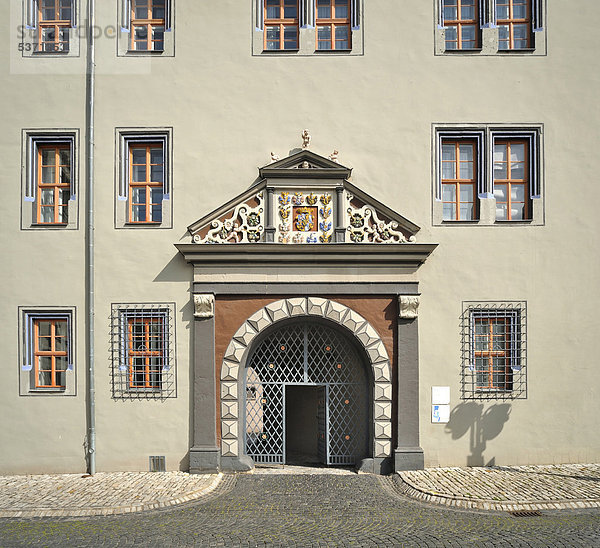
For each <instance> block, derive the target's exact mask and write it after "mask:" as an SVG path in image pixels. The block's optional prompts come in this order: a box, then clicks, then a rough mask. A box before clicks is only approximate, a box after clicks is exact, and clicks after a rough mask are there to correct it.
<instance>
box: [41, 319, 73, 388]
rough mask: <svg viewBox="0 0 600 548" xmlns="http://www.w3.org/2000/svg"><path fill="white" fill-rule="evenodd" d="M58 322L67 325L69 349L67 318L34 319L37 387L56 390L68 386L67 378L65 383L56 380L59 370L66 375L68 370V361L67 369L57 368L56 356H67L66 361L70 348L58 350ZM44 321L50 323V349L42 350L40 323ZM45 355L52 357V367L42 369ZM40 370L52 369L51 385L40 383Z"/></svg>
mask: <svg viewBox="0 0 600 548" xmlns="http://www.w3.org/2000/svg"><path fill="white" fill-rule="evenodd" d="M58 322H61V323H64V324H65V325H66V328H67V329H66V334H65V335H64V337H65V338H66V340H67V341H66V342H67V344H66V345H65V346H66V347H67V349H68V345H69V331H68V322H67V320H66V319H62V318H61V319H57V318H35V319H34V320H33V329H34V332H33V343H34V348H33V361H34V378H35V381H34V383H35V384H34V387H35V388H36V389H54V390H64V389H65V388H66V380H65V384H58V383H57V381H56V378H57V372H62V373H63V374H64V375H65V376H66V373H67V370H68V363H67V364H66V366H67V367H66V368H65V369H60V370H58V369H57V368H56V358H58V357H63V358H66V360H65V361H68V356H69V353H68V350H64V351H63V350H56V339H57V335H56V324H57V323H58ZM42 323H49V324H50V350H40V349H39V348H40V344H39V342H40V334H39V332H40V324H42ZM43 357H49V358H51V368H50V369H49V370H48V369H43V370H40V358H43ZM40 371H50V375H51V383H50V384H49V385H46V384H40V382H39V380H40V376H39V373H40Z"/></svg>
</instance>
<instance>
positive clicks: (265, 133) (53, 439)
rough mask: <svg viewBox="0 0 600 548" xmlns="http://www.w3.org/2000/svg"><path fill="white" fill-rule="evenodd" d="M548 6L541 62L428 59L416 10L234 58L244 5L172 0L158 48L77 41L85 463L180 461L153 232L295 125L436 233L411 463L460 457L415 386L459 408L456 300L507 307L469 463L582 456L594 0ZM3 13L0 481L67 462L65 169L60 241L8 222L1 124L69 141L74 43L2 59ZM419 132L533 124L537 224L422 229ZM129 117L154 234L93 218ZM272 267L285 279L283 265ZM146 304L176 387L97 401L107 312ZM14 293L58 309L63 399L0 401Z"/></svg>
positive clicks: (184, 424)
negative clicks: (160, 139) (508, 393)
mask: <svg viewBox="0 0 600 548" xmlns="http://www.w3.org/2000/svg"><path fill="white" fill-rule="evenodd" d="M549 3H550V10H549V12H548V19H547V29H548V55H547V56H536V57H528V56H515V57H511V56H485V57H477V56H462V55H452V56H434V54H433V53H434V44H433V36H434V26H435V21H434V15H433V1H428V0H405V1H403V2H398V1H397V0H378V1H373V0H371V1H367V2H366V6H365V11H364V19H363V25H364V55H363V56H352V57H349V56H343V55H341V56H338V55H332V56H309V57H294V56H287V55H286V56H269V57H260V56H252V49H251V47H252V46H251V45H252V34H253V32H254V30H253V22H252V12H251V1H250V0H243V1H242V0H219V1H218V2H197V1H192V0H177V2H176V13H175V57H169V58H156V57H153V58H149V57H137V58H131V57H117V56H116V51H117V48H116V39H114V38H109V37H107V36H106V35H103V36H101V37H99V38H98V41H97V53H96V58H97V88H96V122H97V125H96V176H95V197H96V231H95V234H96V284H97V285H96V339H95V341H96V370H97V377H96V402H97V446H98V452H97V463H98V469H99V470H133V469H140V470H144V469H147V466H148V460H147V458H148V455H166V457H167V467H168V468H169V469H178V468H180V467H182V468H185V467H186V455H187V450H188V448H189V443H190V439H189V413H190V411H189V408H190V388H189V387H190V383H189V380H190V370H189V356H190V344H191V332H190V326H191V321H192V311H191V307H190V305H189V297H190V295H189V288H190V281H191V277H192V273H191V267H189V266H188V265H186V264H185V262H184V261H183V259H181V258H180V257H179V256H178V255H177V253H176V250H175V248H174V247H173V244H174V243H176V242H179V241H187V238H186V227H187V226H188V225H189V224H191V223H192V222H194V221H195V220H197V219H198V218H200V217H201V216H203V215H205V214H206V213H208V212H209V211H211V210H212V209H214V208H216V207H218V206H219V205H221V204H222V203H224V202H225V201H227V200H229V199H230V198H232V197H233V196H235V195H236V194H238V193H240V192H242V191H244V190H245V189H246V188H247V187H248V186H249V185H250V184H251V183H252V182H253V181H254V180H255V178H256V176H257V170H256V168H257V167H258V166H261V165H264V164H266V163H268V161H269V159H270V152H271V151H273V152H275V153H276V154H279V155H280V156H282V157H283V156H285V155H286V154H287V153H288V151H289V150H291V149H292V148H295V147H297V146H299V145H300V143H301V139H300V132H301V130H302V129H303V128H309V129H310V131H311V134H312V136H313V140H312V150H314V151H315V152H317V153H320V154H323V155H326V156H327V155H329V154H330V153H331V151H333V149H337V150H339V151H340V154H339V160H340V162H341V163H342V164H345V165H348V166H350V167H353V168H354V172H353V178H352V182H353V183H354V184H356V185H358V186H359V187H361V188H362V189H363V190H364V191H366V192H367V193H369V194H371V195H373V196H374V197H376V198H377V199H378V200H380V201H382V202H384V203H385V204H387V205H389V206H390V207H391V208H393V209H395V210H397V211H398V212H399V213H401V214H402V215H404V216H405V217H407V218H408V219H410V220H411V221H413V222H415V223H417V224H418V225H419V226H421V228H422V229H421V231H420V232H419V233H418V235H417V240H418V241H419V242H436V243H439V244H440V245H439V247H438V248H437V250H436V251H435V252H434V254H433V255H432V256H431V257H430V259H429V260H428V262H427V263H426V264H425V265H424V266H423V267H422V268H421V269H420V270H419V272H418V273H417V275H416V278H417V279H419V281H420V283H421V285H420V289H421V293H422V303H421V308H420V318H419V328H420V358H421V362H420V369H421V388H420V397H421V444H422V447H423V448H424V450H425V458H426V464H427V465H432V466H435V465H464V464H467V463H468V462H469V461H468V458H469V455H472V448H471V445H470V430H469V428H467V426H468V425H466V426H465V427H466V431H465V433H463V434H462V435H460V436H458V434H459V433H460V432H458V433H456V434H455V435H456V436H458V437H457V439H453V435H452V433H451V432H447V431H446V429H445V428H444V426H443V425H438V424H436V425H432V424H430V422H429V420H430V419H429V417H430V388H431V386H432V385H449V386H450V387H451V395H452V407H455V406H458V405H459V404H460V403H461V402H460V399H459V381H460V377H459V370H460V338H459V335H460V333H459V315H460V312H461V301H463V300H510V299H519V300H526V301H527V305H528V327H529V333H528V342H529V344H528V347H529V352H528V399H527V400H523V401H515V402H512V403H511V407H510V416H509V419H508V420H507V421H506V422H505V423H504V424H502V429H501V431H500V432H499V433H498V434H497V435H496V436H495V437H494V438H493V439H490V440H488V441H487V444H486V447H485V449H484V450H483V456H482V457H481V458H482V459H483V461H484V462H486V463H487V462H488V461H491V460H492V459H495V462H496V463H497V464H515V463H525V462H531V463H534V462H540V463H541V462H553V461H556V462H558V461H590V460H600V429H598V428H597V425H596V418H595V415H596V413H597V411H598V408H599V406H598V403H597V397H596V396H595V393H596V392H597V391H598V388H600V386H599V384H600V383H599V380H598V378H599V377H598V374H597V367H596V361H597V360H595V358H594V356H595V342H596V339H597V338H598V335H599V334H600V320H599V319H598V315H597V311H596V307H597V302H598V297H599V288H600V259H599V255H598V253H597V250H598V248H599V243H600V242H599V238H600V236H599V234H600V221H599V217H598V215H597V213H596V209H597V203H598V201H599V198H600V188H599V186H598V184H597V182H596V181H597V173H598V168H599V167H600V166H599V162H600V160H599V159H598V154H597V150H598V148H599V145H600V138H599V136H598V135H599V134H598V129H597V122H598V110H597V108H596V106H595V105H596V102H595V101H596V98H597V96H598V92H599V91H600V76H599V75H598V71H597V70H595V68H596V66H597V51H596V41H595V33H594V32H593V29H592V24H593V21H595V20H596V19H597V18H598V16H599V15H600V13H599V10H600V7H598V6H597V5H596V3H595V2H589V0H570V1H569V2H562V3H559V2H549ZM18 4H20V2H17V1H16V0H15V1H13V2H10V5H9V3H8V2H5V3H2V5H1V6H0V20H2V21H5V22H6V21H8V22H10V29H9V33H8V34H9V36H10V40H9V42H8V43H7V42H6V41H5V43H4V45H3V46H2V48H0V71H1V74H2V82H3V85H2V86H0V98H1V101H0V105H1V106H0V114H1V116H0V120H1V127H2V131H0V155H1V157H2V162H0V166H1V167H0V184H1V185H2V188H4V189H9V190H8V191H7V192H6V193H5V196H4V200H3V201H2V204H1V205H0V208H1V213H2V214H1V215H0V251H1V253H2V262H1V264H0V273H1V275H2V299H1V300H0V312H1V314H2V318H4V321H3V322H2V323H1V324H0V340H2V341H3V342H2V349H3V356H4V360H3V362H2V365H1V367H2V368H3V370H4V375H3V378H4V379H5V382H4V383H2V385H1V386H0V412H1V413H2V416H3V421H2V422H1V423H0V448H1V449H0V471H1V472H4V473H24V472H45V471H47V472H64V471H77V472H80V471H83V470H84V468H85V463H84V460H83V446H82V444H83V441H84V436H85V374H84V373H85V369H84V367H85V365H84V364H85V353H84V350H85V346H84V343H85V338H84V333H85V324H84V320H85V315H84V312H85V307H84V303H85V300H84V299H85V293H84V290H85V288H84V276H83V266H84V249H85V248H84V243H85V242H84V235H85V234H84V230H83V229H82V228H83V226H84V225H83V215H84V211H85V210H84V203H85V202H84V201H83V199H84V192H83V188H82V186H83V184H82V183H83V181H84V179H82V180H81V181H80V192H79V200H80V201H79V208H80V218H81V222H80V230H78V231H52V232H50V231H21V230H20V217H19V215H20V207H21V205H22V202H21V197H20V195H19V193H20V184H21V183H20V177H21V166H20V158H21V130H22V129H23V128H56V127H65V128H80V130H81V137H82V142H83V140H84V138H85V75H84V71H85V63H84V62H85V57H84V55H85V44H84V43H82V44H81V57H79V58H69V59H55V58H52V59H48V58H44V59H40V58H22V57H21V56H20V53H19V52H18V50H17V44H18V38H17V34H16V33H17V30H16V26H17V25H19V24H21V13H20V6H18ZM83 15H84V10H81V16H82V19H83ZM97 23H98V25H99V26H100V27H101V28H102V29H106V28H107V27H108V26H110V25H112V26H113V27H114V26H116V25H117V8H116V2H98V3H97ZM437 122H439V123H444V122H455V123H468V122H476V123H522V124H524V125H526V124H528V123H532V124H533V123H536V124H537V123H543V124H544V143H545V151H544V152H545V166H544V171H545V181H544V191H545V197H544V201H545V219H546V220H545V225H544V226H535V227H534V226H490V227H478V226H460V227H459V226H441V227H433V226H432V218H431V206H432V193H431V186H432V181H431V170H432V162H431V155H432V150H431V131H432V129H431V128H432V124H433V123H437ZM137 126H139V127H162V126H169V127H172V128H173V160H174V169H173V192H172V199H173V219H174V221H173V229H171V230H154V229H147V230H126V229H123V230H115V229H114V183H115V181H114V177H115V170H114V162H115V150H114V148H115V144H114V143H115V128H116V127H137ZM81 152H82V149H80V162H81V164H82V171H81V175H82V177H83V175H84V170H83V166H84V156H83V155H82V154H81ZM240 274H243V273H239V272H238V273H236V274H235V279H236V280H239V279H240ZM327 274H328V275H327V278H328V279H330V278H329V274H330V273H327ZM283 275H284V276H285V278H286V279H290V273H289V272H285V273H283V274H282V276H283ZM352 276H353V273H345V275H344V279H353V278H352ZM402 277H403V275H399V276H396V275H392V274H390V278H394V279H396V278H400V279H402ZM411 278H414V277H412V276H411ZM377 279H378V280H379V279H381V277H380V276H379V274H378V275H377ZM164 301H167V302H175V303H176V311H177V317H176V324H175V328H176V334H177V345H178V347H177V350H178V352H177V368H178V370H177V383H178V396H177V398H176V399H172V400H166V401H164V402H161V401H115V400H113V399H112V398H111V393H110V376H109V375H110V361H109V315H110V304H111V303H112V302H164ZM25 305H28V306H36V305H40V306H41V305H56V306H59V305H64V306H76V307H77V321H78V325H77V332H78V340H77V351H78V354H77V363H76V367H77V369H78V371H77V379H78V380H77V382H78V386H77V396H75V397H49V396H47V397H19V396H18V367H17V364H18V356H17V352H18V347H17V346H18V345H17V341H18V337H17V335H18V333H17V307H18V306H25ZM484 407H485V408H487V407H489V406H484ZM473 420H474V419H473ZM467 422H468V421H467ZM496 429H497V428H496ZM493 430H494V428H490V433H493Z"/></svg>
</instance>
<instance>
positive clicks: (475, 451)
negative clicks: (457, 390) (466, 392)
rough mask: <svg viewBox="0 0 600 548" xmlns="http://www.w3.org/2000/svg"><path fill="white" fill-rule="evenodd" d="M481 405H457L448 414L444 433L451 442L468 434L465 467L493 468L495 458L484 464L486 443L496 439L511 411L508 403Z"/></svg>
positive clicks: (467, 403) (471, 403)
mask: <svg viewBox="0 0 600 548" xmlns="http://www.w3.org/2000/svg"><path fill="white" fill-rule="evenodd" d="M483 407H484V406H483V404H481V403H476V402H465V403H460V404H458V405H457V406H456V407H455V408H454V409H452V411H451V412H450V419H449V420H448V423H447V424H446V427H445V429H444V431H445V432H446V433H448V434H451V435H452V439H453V440H457V439H459V438H462V437H463V436H464V435H465V434H466V433H467V432H469V436H470V440H469V450H470V452H471V454H470V455H469V456H468V457H467V466H494V465H495V461H496V459H495V457H492V458H491V459H490V460H489V461H488V462H487V463H484V457H483V453H484V451H485V450H486V447H487V442H488V441H489V440H493V439H494V438H495V437H497V436H498V435H499V434H500V432H502V429H503V428H504V424H505V423H506V421H508V418H509V416H510V411H511V407H512V406H511V405H510V404H509V403H500V404H495V405H492V406H491V407H488V408H487V409H486V410H485V411H484V408H483Z"/></svg>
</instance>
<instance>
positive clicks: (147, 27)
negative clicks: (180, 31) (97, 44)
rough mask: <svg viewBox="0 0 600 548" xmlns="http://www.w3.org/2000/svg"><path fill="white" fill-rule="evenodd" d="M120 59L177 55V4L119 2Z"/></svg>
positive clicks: (150, 0) (172, 0) (148, 0)
mask: <svg viewBox="0 0 600 548" xmlns="http://www.w3.org/2000/svg"><path fill="white" fill-rule="evenodd" d="M119 5H120V11H121V15H120V19H121V20H120V26H119V27H120V31H119V36H118V54H119V55H144V54H146V55H161V56H166V57H172V56H174V55H175V36H174V25H173V19H174V12H175V0H119Z"/></svg>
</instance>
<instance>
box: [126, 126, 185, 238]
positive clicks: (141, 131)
mask: <svg viewBox="0 0 600 548" xmlns="http://www.w3.org/2000/svg"><path fill="white" fill-rule="evenodd" d="M153 137H156V141H157V142H159V141H162V143H163V147H164V148H163V156H164V162H165V171H164V177H165V182H166V188H168V191H169V192H168V193H165V194H164V195H163V202H162V204H163V206H162V221H161V222H160V223H130V222H129V218H128V207H129V197H128V196H126V195H124V194H123V192H127V193H128V188H126V187H127V186H128V185H127V183H128V179H127V178H128V173H126V166H127V165H128V153H129V144H135V143H136V142H137V141H136V139H137V138H139V140H140V141H139V142H149V141H152V140H153V139H152V138H153ZM114 207H115V228H117V229H131V230H146V229H151V230H157V229H170V228H173V128H172V127H156V128H154V127H153V128H139V127H137V128H134V127H127V128H121V127H118V128H116V129H115V206H114Z"/></svg>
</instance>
